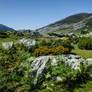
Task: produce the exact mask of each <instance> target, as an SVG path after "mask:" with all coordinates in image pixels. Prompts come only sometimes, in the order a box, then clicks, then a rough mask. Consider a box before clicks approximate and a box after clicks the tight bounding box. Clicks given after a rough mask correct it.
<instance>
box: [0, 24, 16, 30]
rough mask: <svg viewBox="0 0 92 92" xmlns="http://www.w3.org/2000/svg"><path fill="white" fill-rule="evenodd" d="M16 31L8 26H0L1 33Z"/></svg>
mask: <svg viewBox="0 0 92 92" xmlns="http://www.w3.org/2000/svg"><path fill="white" fill-rule="evenodd" d="M14 30H15V29H13V28H10V27H8V26H6V25H3V24H0V31H14Z"/></svg>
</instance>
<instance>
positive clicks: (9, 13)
mask: <svg viewBox="0 0 92 92" xmlns="http://www.w3.org/2000/svg"><path fill="white" fill-rule="evenodd" d="M80 12H88V13H92V0H0V24H4V25H7V26H9V27H12V28H14V29H37V28H40V27H42V26H45V25H48V24H50V23H53V22H55V21H58V20H61V19H62V18H65V17H67V16H69V15H72V14H76V13H80Z"/></svg>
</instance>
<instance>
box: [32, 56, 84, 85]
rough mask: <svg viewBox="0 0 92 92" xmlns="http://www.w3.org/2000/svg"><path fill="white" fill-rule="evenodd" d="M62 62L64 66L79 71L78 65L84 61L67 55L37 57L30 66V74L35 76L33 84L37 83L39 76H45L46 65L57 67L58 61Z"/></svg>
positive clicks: (58, 78)
mask: <svg viewBox="0 0 92 92" xmlns="http://www.w3.org/2000/svg"><path fill="white" fill-rule="evenodd" d="M61 58H62V60H61V62H64V63H65V64H66V65H68V66H70V67H71V68H73V69H79V68H80V63H81V62H82V61H83V60H84V59H81V57H79V56H77V55H72V54H67V55H59V56H40V57H37V58H36V59H35V60H34V61H33V62H32V64H31V70H30V71H31V72H32V74H33V75H34V76H35V79H34V84H36V83H37V81H38V77H39V75H40V74H42V73H43V74H47V72H48V70H47V65H51V66H57V65H58V62H57V61H58V60H60V59H61ZM47 77H48V76H47ZM57 80H62V79H61V78H60V77H57Z"/></svg>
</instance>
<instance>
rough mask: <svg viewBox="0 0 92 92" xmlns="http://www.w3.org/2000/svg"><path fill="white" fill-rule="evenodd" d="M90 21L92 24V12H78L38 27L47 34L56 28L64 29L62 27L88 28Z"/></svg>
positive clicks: (71, 28)
mask: <svg viewBox="0 0 92 92" xmlns="http://www.w3.org/2000/svg"><path fill="white" fill-rule="evenodd" d="M90 21H91V22H90ZM88 22H89V23H90V26H91V25H92V24H91V23H92V13H78V14H74V15H71V16H68V17H66V18H64V19H62V20H59V21H57V22H54V23H52V24H49V25H47V26H45V27H42V28H39V29H37V31H39V32H40V33H42V34H45V33H48V32H54V31H56V30H62V29H67V30H79V29H81V28H86V26H88V25H89V24H88ZM61 32H62V31H61Z"/></svg>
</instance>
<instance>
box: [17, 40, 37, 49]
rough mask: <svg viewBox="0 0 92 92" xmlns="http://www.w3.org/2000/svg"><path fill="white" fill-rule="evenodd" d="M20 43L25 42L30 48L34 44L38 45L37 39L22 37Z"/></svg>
mask: <svg viewBox="0 0 92 92" xmlns="http://www.w3.org/2000/svg"><path fill="white" fill-rule="evenodd" d="M18 44H24V45H25V46H27V47H28V48H31V47H32V46H35V45H36V41H35V40H32V39H21V40H19V41H18Z"/></svg>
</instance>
